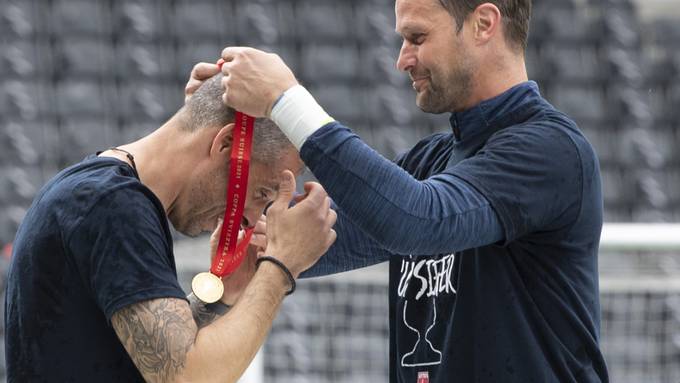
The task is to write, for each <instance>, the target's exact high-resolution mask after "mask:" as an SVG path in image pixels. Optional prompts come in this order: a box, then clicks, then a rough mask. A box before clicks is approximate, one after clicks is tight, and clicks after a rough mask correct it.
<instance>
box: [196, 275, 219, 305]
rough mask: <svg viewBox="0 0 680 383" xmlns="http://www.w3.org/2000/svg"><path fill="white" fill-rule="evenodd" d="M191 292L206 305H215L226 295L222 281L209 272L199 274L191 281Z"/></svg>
mask: <svg viewBox="0 0 680 383" xmlns="http://www.w3.org/2000/svg"><path fill="white" fill-rule="evenodd" d="M191 291H193V293H194V295H195V296H196V298H198V299H200V300H201V302H204V303H215V302H217V301H219V300H220V298H222V294H224V285H223V284H222V279H220V277H218V276H217V275H215V274H213V273H209V272H203V273H200V274H197V275H196V276H195V277H194V279H193V280H192V281H191Z"/></svg>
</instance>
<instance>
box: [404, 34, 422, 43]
mask: <svg viewBox="0 0 680 383" xmlns="http://www.w3.org/2000/svg"><path fill="white" fill-rule="evenodd" d="M408 40H409V41H410V42H411V44H415V45H420V44H422V43H423V42H424V41H425V35H424V34H422V33H417V34H414V35H411V36H409V38H408Z"/></svg>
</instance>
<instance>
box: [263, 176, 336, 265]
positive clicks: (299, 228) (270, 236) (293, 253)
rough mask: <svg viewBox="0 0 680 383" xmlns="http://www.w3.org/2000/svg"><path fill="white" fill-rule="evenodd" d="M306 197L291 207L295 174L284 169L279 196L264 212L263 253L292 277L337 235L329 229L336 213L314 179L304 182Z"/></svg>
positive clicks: (333, 222) (328, 245) (313, 259)
mask: <svg viewBox="0 0 680 383" xmlns="http://www.w3.org/2000/svg"><path fill="white" fill-rule="evenodd" d="M305 191H306V192H307V194H306V197H304V198H301V199H300V200H299V202H298V203H297V204H296V205H295V206H294V207H292V208H289V207H288V205H289V203H290V201H291V200H292V199H293V193H294V192H295V177H294V176H293V173H291V172H290V171H288V170H286V171H284V173H283V177H282V181H281V183H280V184H279V195H278V198H277V199H276V201H274V203H273V204H272V205H271V207H269V210H268V211H267V250H266V252H265V254H266V255H268V256H272V257H275V258H277V259H278V260H280V261H281V262H283V264H285V265H286V266H287V267H288V269H289V270H290V272H291V273H292V274H293V276H294V277H295V278H297V277H298V275H300V273H302V272H303V271H305V270H307V269H308V268H310V267H311V266H312V265H314V264H315V263H316V261H318V259H319V258H320V257H321V256H322V255H323V254H325V253H326V251H327V250H328V248H329V247H330V246H331V245H332V244H333V242H335V239H336V237H337V235H336V233H335V231H334V230H333V229H332V228H333V225H335V221H336V219H337V215H336V213H335V211H334V210H333V209H331V208H330V207H331V200H330V198H328V195H327V194H326V191H325V190H324V189H323V187H321V185H319V184H318V183H315V182H308V183H306V184H305Z"/></svg>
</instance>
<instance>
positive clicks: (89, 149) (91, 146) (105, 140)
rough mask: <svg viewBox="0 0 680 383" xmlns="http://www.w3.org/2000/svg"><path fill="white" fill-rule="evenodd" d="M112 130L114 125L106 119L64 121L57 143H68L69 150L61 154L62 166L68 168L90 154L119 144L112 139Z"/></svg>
mask: <svg viewBox="0 0 680 383" xmlns="http://www.w3.org/2000/svg"><path fill="white" fill-rule="evenodd" d="M114 129H116V128H115V125H114V124H113V123H112V122H111V121H110V120H107V119H102V118H88V117H85V118H68V119H64V120H63V121H62V123H61V126H60V127H59V134H60V137H59V141H60V142H61V143H62V144H66V143H68V148H69V150H67V151H63V152H62V153H61V154H62V157H61V161H60V162H61V164H62V166H64V167H65V166H69V165H71V164H74V163H76V162H78V161H81V160H82V159H84V158H85V157H86V156H88V155H90V154H94V153H95V152H97V151H100V150H106V149H107V148H109V147H111V146H114V145H118V144H120V142H118V140H116V139H114V137H113V136H114V134H115V133H116V131H115V130H114Z"/></svg>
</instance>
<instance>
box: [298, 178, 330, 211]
mask: <svg viewBox="0 0 680 383" xmlns="http://www.w3.org/2000/svg"><path fill="white" fill-rule="evenodd" d="M306 186H307V185H305V188H306ZM326 197H328V194H326V190H324V188H323V187H322V186H321V185H319V184H318V183H316V182H309V189H308V190H307V197H306V198H305V199H304V200H303V201H301V202H300V203H304V202H307V203H312V204H315V205H316V206H320V205H321V204H323V203H325V202H326V201H324V200H325V198H326ZM329 206H330V205H329Z"/></svg>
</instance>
